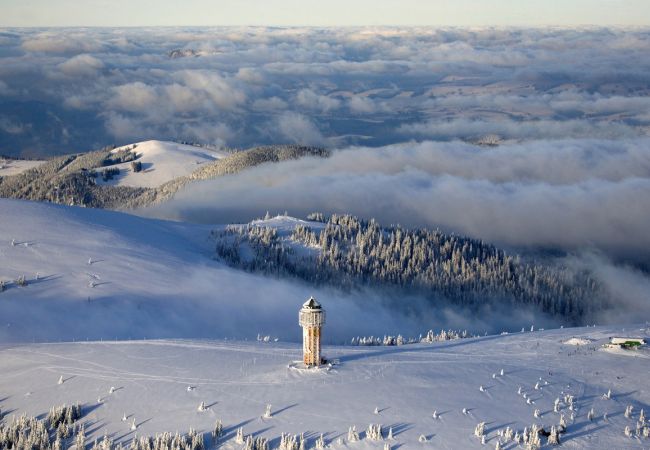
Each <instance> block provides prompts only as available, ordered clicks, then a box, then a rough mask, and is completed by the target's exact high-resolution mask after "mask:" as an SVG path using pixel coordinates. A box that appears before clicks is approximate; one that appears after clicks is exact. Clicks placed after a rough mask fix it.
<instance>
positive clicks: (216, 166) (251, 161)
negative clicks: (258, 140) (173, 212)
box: [0, 144, 329, 209]
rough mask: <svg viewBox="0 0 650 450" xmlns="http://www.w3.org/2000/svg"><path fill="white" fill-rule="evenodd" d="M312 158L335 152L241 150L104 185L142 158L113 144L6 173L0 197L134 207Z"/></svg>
mask: <svg viewBox="0 0 650 450" xmlns="http://www.w3.org/2000/svg"><path fill="white" fill-rule="evenodd" d="M186 147H191V146H186ZM306 156H317V157H328V156H329V151H327V150H325V149H322V148H318V147H308V146H300V145H271V146H260V147H253V148H250V149H248V150H241V151H236V152H233V153H231V154H229V155H227V156H224V157H222V158H220V159H216V160H213V161H204V163H203V164H202V165H201V166H200V167H198V168H197V169H196V170H194V171H192V172H190V173H188V174H182V175H180V176H178V177H175V178H172V179H170V180H166V181H164V182H163V183H162V184H160V185H158V186H154V187H142V186H118V185H109V184H100V183H98V182H97V179H98V176H101V177H102V178H104V179H105V180H104V181H107V180H108V179H110V178H112V177H113V176H115V175H117V174H119V168H115V167H114V166H116V165H119V164H124V163H129V162H134V163H137V162H138V160H139V159H141V158H140V156H138V154H137V146H136V145H135V144H134V145H133V146H127V147H122V148H121V149H118V151H117V152H116V151H115V149H111V148H107V149H103V150H98V151H92V152H88V153H77V154H71V155H65V156H60V157H56V158H53V159H50V160H48V161H46V162H44V163H43V164H40V165H38V166H36V167H33V168H30V169H27V170H25V171H23V172H21V173H18V174H15V175H9V176H4V177H0V197H4V198H15V199H23V200H36V201H48V202H53V203H62V204H67V205H78V206H88V207H94V208H106V209H131V208H137V207H144V206H149V205H153V204H156V203H160V202H162V201H165V200H168V199H169V198H171V197H172V196H173V195H174V194H175V193H176V192H177V191H178V190H179V189H181V188H182V187H184V186H186V185H187V184H188V183H191V182H193V181H198V180H206V179H210V178H215V177H218V176H223V175H227V174H235V173H238V172H241V171H242V170H246V169H247V168H250V167H254V166H256V165H259V164H264V163H272V162H281V161H285V160H290V159H299V158H302V157H306ZM134 170H135V169H134Z"/></svg>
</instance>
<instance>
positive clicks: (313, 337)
mask: <svg viewBox="0 0 650 450" xmlns="http://www.w3.org/2000/svg"><path fill="white" fill-rule="evenodd" d="M298 322H299V323H300V326H301V327H302V361H303V362H304V363H305V365H306V366H319V365H320V364H321V362H322V358H321V355H320V336H321V328H322V326H323V325H325V311H324V310H323V308H321V306H320V303H318V302H317V301H316V299H315V298H314V297H309V300H307V301H306V302H305V303H303V305H302V308H301V309H300V313H299V315H298Z"/></svg>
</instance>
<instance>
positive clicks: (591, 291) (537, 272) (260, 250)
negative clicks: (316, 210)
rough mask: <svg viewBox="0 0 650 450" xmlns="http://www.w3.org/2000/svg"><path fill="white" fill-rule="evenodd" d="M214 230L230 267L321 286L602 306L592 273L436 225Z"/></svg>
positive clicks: (341, 221) (587, 308)
mask: <svg viewBox="0 0 650 450" xmlns="http://www.w3.org/2000/svg"><path fill="white" fill-rule="evenodd" d="M311 217H312V218H322V215H316V216H311ZM323 220H325V219H324V218H323ZM214 235H215V237H216V238H217V246H216V250H217V254H218V255H219V256H220V257H221V258H223V259H224V260H225V261H226V262H228V263H229V264H230V265H232V266H235V267H239V268H242V269H245V270H248V271H252V272H264V273H267V274H275V275H282V276H286V275H288V276H294V277H297V278H301V279H303V280H306V281H309V282H311V283H315V284H317V285H320V284H330V285H335V286H341V287H345V288H353V287H355V286H360V285H369V286H375V287H384V288H394V289H395V288H396V289H398V290H404V291H408V292H409V293H417V294H420V295H424V296H425V297H426V298H428V299H429V301H431V302H436V301H439V300H440V299H446V300H449V301H451V302H452V303H455V304H458V305H461V306H467V307H478V306H481V305H483V304H485V303H486V302H496V301H498V302H505V303H506V304H507V303H511V304H512V305H527V306H533V307H535V308H536V309H538V310H541V311H544V312H546V313H548V314H550V315H552V316H557V317H563V318H565V319H568V320H571V321H573V322H575V323H580V322H581V321H582V320H584V319H585V318H587V317H589V316H590V314H591V313H593V312H595V311H597V310H599V309H601V308H602V307H603V306H604V297H603V295H602V293H601V291H600V289H599V286H598V284H597V283H596V282H595V280H594V279H593V278H591V276H590V274H589V273H586V272H583V271H576V270H572V269H570V268H568V267H558V266H555V265H550V264H543V263H540V262H535V261H527V260H523V259H522V258H520V257H518V256H511V255H508V254H506V253H505V252H504V251H503V250H500V249H498V248H497V247H495V246H493V245H490V244H487V243H484V242H483V241H480V240H476V239H471V238H467V237H462V236H456V235H453V234H445V233H442V232H440V231H438V230H427V229H405V228H402V227H400V226H391V227H382V226H380V225H379V224H378V223H377V222H376V221H374V220H370V221H364V220H359V219H358V218H356V217H353V216H350V215H332V216H331V217H329V218H328V219H327V220H326V222H325V224H324V227H323V228H320V227H318V228H316V227H314V228H312V227H309V226H304V225H297V226H296V227H295V228H294V230H293V233H292V234H291V235H290V236H280V235H279V234H278V232H277V231H276V229H274V228H270V227H264V226H255V225H247V226H240V227H229V228H228V229H226V230H225V231H220V232H215V233H214Z"/></svg>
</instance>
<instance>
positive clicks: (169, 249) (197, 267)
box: [0, 199, 443, 342]
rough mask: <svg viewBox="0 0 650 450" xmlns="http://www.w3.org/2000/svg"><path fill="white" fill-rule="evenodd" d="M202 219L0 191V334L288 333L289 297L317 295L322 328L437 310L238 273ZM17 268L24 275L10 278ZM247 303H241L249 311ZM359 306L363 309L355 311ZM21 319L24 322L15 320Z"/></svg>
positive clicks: (398, 329)
mask: <svg viewBox="0 0 650 450" xmlns="http://www.w3.org/2000/svg"><path fill="white" fill-rule="evenodd" d="M211 229H212V227H210V226H199V225H191V224H183V223H177V222H165V221H160V220H153V219H145V218H141V217H136V216H132V215H129V214H124V213H117V212H112V211H105V210H98V209H92V208H77V207H68V206H61V205H53V204H46V203H33V202H26V201H18V200H7V199H0V280H2V281H5V283H6V286H5V289H4V291H3V292H0V318H1V320H2V326H1V327H0V342H8V341H11V342H15V341H29V342H31V341H32V340H37V341H52V340H79V339H84V340H85V339H100V338H103V339H107V338H110V339H112V338H115V337H118V338H120V339H127V338H142V337H147V338H152V337H159V338H170V337H171V338H179V337H183V338H186V337H209V338H223V337H227V338H232V337H236V338H241V339H244V338H255V337H256V336H257V334H258V333H263V334H265V335H267V334H271V335H274V336H277V337H280V338H282V339H290V340H294V341H296V340H298V339H299V338H300V328H299V327H298V325H297V323H296V320H297V319H296V314H297V313H296V311H297V308H298V306H299V305H300V304H301V303H302V302H303V301H304V299H306V298H307V297H309V296H310V295H312V294H313V295H315V296H316V297H318V298H323V299H327V300H326V304H327V305H328V308H329V310H332V311H338V313H339V314H337V316H334V318H333V319H332V320H331V324H330V329H329V333H328V335H327V337H326V339H329V340H332V341H334V342H342V341H348V340H349V339H350V338H351V337H352V336H355V335H357V334H362V335H370V334H375V335H376V334H383V333H390V334H397V333H402V334H406V333H408V334H410V335H417V334H418V333H420V332H425V331H426V330H428V329H429V328H432V327H436V328H439V327H441V326H443V324H442V322H441V321H440V318H438V319H437V322H436V321H434V320H432V317H434V315H433V313H432V317H421V318H420V317H417V318H407V317H402V316H400V315H398V314H395V313H393V312H390V311H387V310H385V309H383V308H382V307H380V306H379V305H378V304H377V306H376V307H375V308H374V309H373V310H372V311H370V312H369V313H368V311H365V310H364V304H365V302H367V301H368V299H372V297H371V296H370V295H366V294H364V293H362V294H363V295H359V294H343V293H340V292H334V291H331V290H327V289H314V288H312V287H310V286H309V285H307V284H302V283H290V282H286V281H281V280H277V279H273V278H265V277H262V276H256V275H251V274H247V273H244V272H241V271H238V270H235V269H231V268H228V267H226V266H224V265H223V264H221V263H219V262H218V261H215V260H214V259H213V256H214V248H215V243H214V242H213V241H212V240H211V239H210V231H211ZM22 276H24V277H25V280H26V283H27V285H26V286H24V287H21V286H19V284H18V283H17V280H19V279H20V278H21V277H22ZM253 308H254V311H255V314H251V310H253ZM361 314H364V316H365V317H367V318H368V319H369V320H365V321H362V322H361V323H360V322H359V320H358V318H359V317H360V316H361ZM367 314H369V315H367ZM25 324H29V326H25Z"/></svg>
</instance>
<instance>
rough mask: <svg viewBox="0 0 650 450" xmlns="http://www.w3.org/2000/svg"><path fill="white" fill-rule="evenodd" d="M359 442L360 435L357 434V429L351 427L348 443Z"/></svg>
mask: <svg viewBox="0 0 650 450" xmlns="http://www.w3.org/2000/svg"><path fill="white" fill-rule="evenodd" d="M358 440H359V433H357V427H356V426H354V425H353V426H351V427H350V428H349V429H348V442H357V441H358Z"/></svg>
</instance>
